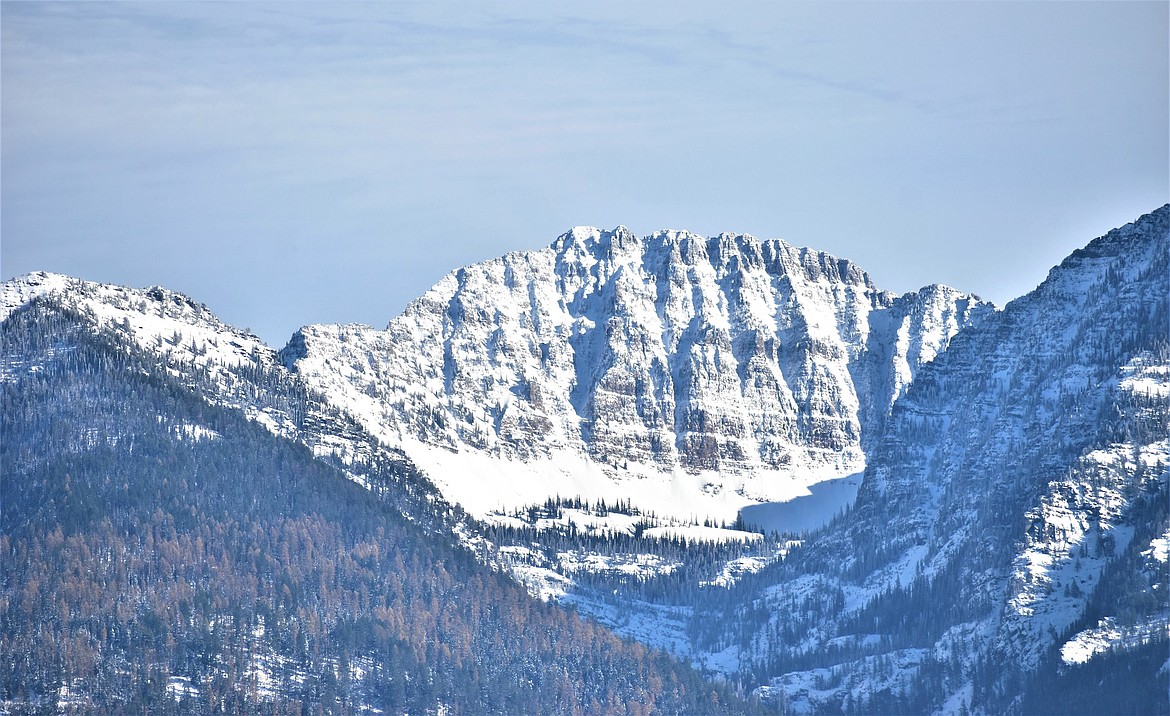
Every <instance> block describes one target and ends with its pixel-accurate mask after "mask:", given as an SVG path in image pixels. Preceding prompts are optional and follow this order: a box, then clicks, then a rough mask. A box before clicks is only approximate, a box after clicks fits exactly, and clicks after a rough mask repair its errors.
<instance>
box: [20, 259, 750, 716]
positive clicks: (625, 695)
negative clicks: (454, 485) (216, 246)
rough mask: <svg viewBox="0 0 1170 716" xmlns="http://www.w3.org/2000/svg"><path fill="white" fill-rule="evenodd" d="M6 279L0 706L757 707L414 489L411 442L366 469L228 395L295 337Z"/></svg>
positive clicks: (101, 710) (324, 709) (150, 296)
mask: <svg viewBox="0 0 1170 716" xmlns="http://www.w3.org/2000/svg"><path fill="white" fill-rule="evenodd" d="M5 289H6V290H5V293H4V295H5V298H6V300H7V299H8V297H10V296H16V297H17V299H19V300H20V301H21V305H20V306H19V307H16V308H11V307H9V308H8V309H7V310H6V312H5V316H4V320H3V322H2V323H0V341H2V344H3V346H4V353H3V358H4V360H3V365H2V371H0V386H2V393H0V397H2V411H0V434H2V435H3V441H2V443H0V463H2V464H3V475H2V478H0V511H2V514H3V516H4V519H3V523H2V525H0V527H2V529H0V553H2V554H3V555H4V558H3V559H4V563H3V564H4V566H3V570H2V572H0V625H3V626H2V628H0V712H3V713H11V714H24V713H30V714H32V713H95V714H114V713H176V714H180V713H181V714H212V713H225V712H227V713H272V714H277V713H280V714H284V713H338V714H340V713H358V712H360V713H405V712H409V713H430V714H440V713H446V714H457V713H566V714H568V713H583V712H590V713H599V712H602V711H606V712H613V713H631V714H634V713H636V714H646V713H656V712H671V713H673V712H680V713H684V712H685V713H699V714H708V713H721V712H728V711H730V712H736V713H739V712H744V711H751V710H752V707H751V706H750V705H749V704H747V703H744V702H742V701H740V700H739V699H738V698H737V697H736V695H735V694H734V693H733V692H732V691H731V690H730V689H728V688H726V687H725V686H722V685H719V684H712V683H707V682H704V681H703V680H702V679H701V677H700V676H699V675H698V673H697V672H695V671H693V670H691V669H690V668H688V667H686V666H685V665H683V664H681V663H679V662H678V661H676V660H674V659H672V658H670V657H668V656H666V655H664V654H661V653H657V652H653V651H651V650H649V649H647V648H645V647H643V646H641V645H638V644H635V643H630V642H627V641H623V640H621V639H618V638H617V637H615V636H614V635H613V634H612V633H610V632H608V631H607V630H605V629H603V628H601V627H598V626H596V625H595V624H592V623H590V622H588V621H585V620H583V619H581V618H578V617H577V616H575V615H574V614H572V613H571V612H568V611H565V610H562V609H559V608H556V607H554V606H552V605H547V604H543V603H541V602H539V601H536V600H533V599H531V598H530V597H529V596H528V594H527V593H526V592H525V591H524V590H523V589H522V588H520V587H519V586H518V585H516V584H515V583H514V582H512V581H511V580H510V579H508V578H507V576H506V575H504V574H503V573H501V572H499V571H498V570H493V569H489V568H487V567H485V566H484V565H482V564H480V563H479V562H477V560H476V559H475V558H474V556H473V554H472V553H471V552H469V551H468V550H466V549H465V548H464V547H463V546H462V545H461V544H458V543H456V542H455V540H454V539H453V537H452V535H451V534H450V533H449V532H439V531H435V530H433V529H428V526H427V524H426V523H425V521H424V520H423V519H422V518H423V517H424V512H423V510H422V507H421V506H419V505H416V506H415V509H414V510H413V511H412V514H411V515H409V516H407V515H404V514H403V512H402V511H401V506H402V505H403V504H405V503H407V502H409V500H405V499H404V498H402V496H401V494H400V493H401V492H402V491H403V490H404V489H405V487H406V486H407V485H409V484H410V483H409V482H407V481H406V480H405V479H404V477H403V476H402V475H401V474H395V472H401V471H403V470H409V469H410V468H409V467H408V466H403V465H401V464H389V465H381V466H379V465H366V466H364V467H361V468H360V469H362V471H363V472H362V480H361V482H362V483H363V484H362V485H358V484H355V480H354V477H355V475H354V474H353V473H351V472H349V471H348V470H343V469H341V468H340V467H338V466H335V465H332V464H329V463H327V462H326V461H324V460H322V459H320V458H318V457H315V456H314V454H313V452H312V451H310V450H309V449H307V448H306V447H304V446H302V445H300V444H298V443H296V442H294V441H292V440H289V439H287V438H283V437H280V436H278V435H276V434H274V431H273V428H274V427H279V426H281V425H283V424H284V423H283V421H282V419H281V418H279V417H277V418H271V417H269V418H265V417H264V416H265V415H268V414H269V413H266V412H264V411H257V410H255V409H253V408H247V409H245V408H243V407H235V408H229V407H226V406H224V405H222V404H219V403H220V399H219V396H216V395H215V391H216V390H217V389H221V388H222V389H223V390H225V391H228V393H229V397H230V391H231V389H232V386H236V387H239V385H240V384H239V383H237V382H236V379H237V378H239V377H240V376H238V375H237V374H235V373H231V374H230V375H229V374H225V373H223V372H222V371H223V370H224V369H225V366H227V365H231V366H239V365H244V366H245V367H246V368H247V369H246V370H244V371H243V373H242V374H241V375H243V376H245V377H247V376H248V375H251V378H252V382H251V383H250V385H251V389H249V391H242V392H249V393H250V394H251V397H250V398H249V400H255V399H256V398H257V396H261V397H262V396H263V391H261V390H260V388H259V387H258V386H261V385H266V384H267V385H269V386H270V387H269V393H270V394H277V393H280V391H281V389H280V387H279V385H277V383H278V381H277V380H276V379H275V378H272V377H271V376H268V377H266V375H265V374H264V373H263V372H262V371H259V370H258V369H254V368H255V365H264V364H266V362H267V361H268V360H270V359H271V358H272V355H271V352H269V353H268V354H265V353H264V351H263V349H262V348H261V347H260V346H258V345H256V342H255V340H254V338H250V337H249V336H248V335H247V334H246V333H240V332H236V331H233V330H231V329H228V328H226V327H225V326H223V325H222V324H219V323H218V322H216V321H215V320H214V319H213V318H212V317H210V315H209V314H207V313H206V312H205V310H204V309H202V308H201V307H200V306H199V305H198V304H194V303H193V302H189V301H187V300H185V299H183V298H181V297H179V296H177V294H172V293H169V292H164V291H158V290H154V289H149V290H147V291H143V292H138V291H131V290H122V289H116V288H112V287H100V286H94V285H92V284H85V283H82V282H78V281H72V280H67V279H64V278H61V277H53V276H47V275H38V276H33V277H29V278H27V279H25V280H23V281H22V282H19V284H11V285H8V286H6V287H5ZM18 294H19V295H18ZM119 306H120V307H122V308H120V309H117V310H115V308H113V307H119ZM179 325H181V326H182V328H181V329H178V328H176V326H179ZM147 331H152V332H155V333H157V334H158V335H160V336H163V341H162V343H155V342H154V341H153V340H145V341H142V340H141V339H142V338H143V336H145V335H146V332H147ZM164 346H166V347H164ZM204 346H206V351H205V352H204ZM253 350H254V351H255V353H253ZM160 355H161V356H163V357H169V358H171V359H172V360H160ZM266 355H267V357H265V356H266ZM192 356H193V357H192ZM180 357H182V358H183V360H182V361H181V360H180ZM188 358H189V359H190V360H188ZM183 361H186V362H185V363H184V362H183ZM176 365H186V366H187V368H186V370H184V371H177V370H176V369H175V367H174V366H176ZM197 366H202V367H203V368H205V369H206V370H205V371H203V372H201V371H200V370H199V369H198V368H197ZM248 366H252V367H248ZM250 371H251V372H250ZM240 380H243V378H240ZM284 396H285V398H287V402H286V404H285V407H286V408H287V409H288V410H289V411H290V413H291V414H304V413H306V412H308V410H307V408H306V405H307V404H308V399H307V398H306V397H305V396H304V395H302V396H301V397H300V398H297V397H296V396H295V395H293V394H292V393H291V392H287V391H286V392H285V393H284ZM209 398H211V399H212V400H209ZM272 413H273V414H275V413H276V411H275V410H274V411H272ZM248 418H251V419H248ZM289 429H290V430H300V428H296V427H295V426H292V427H290V428H289ZM275 432H276V433H279V432H280V430H279V429H277V430H275ZM417 479H419V480H421V478H417ZM419 504H420V505H421V504H425V501H424V502H423V503H419Z"/></svg>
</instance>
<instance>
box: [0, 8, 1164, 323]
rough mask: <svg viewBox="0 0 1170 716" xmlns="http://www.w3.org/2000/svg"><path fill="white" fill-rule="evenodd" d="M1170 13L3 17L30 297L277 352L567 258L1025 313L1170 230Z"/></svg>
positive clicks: (6, 271) (6, 97)
mask: <svg viewBox="0 0 1170 716" xmlns="http://www.w3.org/2000/svg"><path fill="white" fill-rule="evenodd" d="M1167 7H1168V4H1167V3H1165V2H1149V3H1133V4H1127V3H1121V2H1106V3H1101V4H1095V3H1082V2H1076V3H1070V4H1058V3H1049V2H1044V3H1034V4H1025V3H999V2H996V3H930V4H915V3H893V4H875V3H863V4H852V3H849V4H846V3H807V4H805V3H798V4H780V3H773V2H759V3H735V4H731V5H726V4H721V6H720V7H719V8H718V9H716V7H715V4H714V3H694V4H687V3H679V2H619V3H537V2H526V3H493V2H488V3H482V2H477V3H471V2H443V3H433V2H428V3H418V4H413V3H378V4H355V5H337V4H328V5H325V4H322V5H316V4H310V3H295V4H257V5H241V4H235V3H211V4H186V3H150V4H93V3H66V4H50V3H4V4H3V5H2V14H0V22H2V32H3V39H2V52H3V57H2V61H3V64H2V72H3V77H2V80H3V84H2V92H3V96H2V112H3V115H2V130H3V134H2V143H3V154H2V163H0V169H2V181H3V189H2V192H3V196H2V226H0V229H2V234H0V242H2V243H0V248H2V254H0V259H2V263H3V266H2V273H3V277H4V278H9V277H12V276H14V275H19V274H22V273H25V272H28V271H32V270H38V269H44V270H50V271H59V272H63V273H69V274H72V275H76V276H81V277H83V278H88V279H92V280H98V281H109V282H116V283H123V284H129V285H133V286H145V285H152V284H162V285H165V286H168V287H171V288H175V289H177V290H181V291H183V292H185V293H188V294H189V295H191V296H192V297H194V298H196V299H198V300H201V301H203V302H205V303H207V304H208V305H209V306H210V307H211V308H212V310H214V311H216V312H217V313H218V314H219V315H220V316H222V317H223V318H224V319H225V320H228V321H229V322H232V323H235V324H237V325H240V326H250V327H251V328H252V329H253V330H255V331H256V332H257V333H258V334H260V335H261V336H262V337H263V338H265V339H266V340H268V341H269V342H270V343H272V344H274V345H281V344H283V342H284V341H285V339H286V338H287V337H288V335H289V334H290V333H291V332H292V331H293V330H294V329H295V328H296V327H297V326H299V325H301V324H304V323H313V322H364V323H371V324H374V325H378V326H381V325H384V324H385V322H386V321H387V320H388V319H389V318H390V317H391V316H393V315H394V314H396V313H397V312H399V311H400V310H401V309H402V308H403V306H405V304H406V303H407V302H408V301H409V300H410V299H412V298H413V297H415V296H417V295H418V294H420V293H422V292H423V291H424V290H425V289H426V288H428V287H429V286H430V285H431V284H433V283H434V282H435V281H437V280H438V279H439V278H440V277H442V275H443V274H445V273H446V272H447V271H449V270H451V269H454V268H457V267H459V266H462V265H466V264H468V263H472V262H475V261H480V260H484V259H487V258H491V257H494V256H497V255H500V254H502V253H505V252H507V251H511V250H523V249H535V248H540V247H543V246H546V245H548V244H549V243H551V242H552V240H553V239H554V238H555V237H556V236H557V235H558V234H560V233H562V232H563V231H565V230H567V229H568V228H569V227H571V226H573V225H578V224H588V225H594V226H601V227H606V228H609V227H613V226H615V225H618V224H624V225H626V226H629V227H630V228H631V229H633V230H634V231H635V232H636V233H638V234H643V235H644V234H648V233H650V232H652V231H655V230H657V229H662V228H683V229H690V230H692V231H695V232H698V233H703V234H707V235H711V234H715V233H718V232H721V231H735V232H745V233H751V234H754V235H756V236H759V237H761V238H774V237H778V238H783V239H785V240H787V241H789V242H790V243H793V244H797V245H803V246H813V247H816V248H819V249H823V250H826V251H830V252H832V253H835V254H837V255H839V256H844V257H848V258H850V259H853V260H854V261H856V262H857V263H858V264H860V265H861V266H862V267H864V268H865V269H867V270H868V271H869V272H870V274H871V275H872V276H873V278H874V280H875V282H877V283H878V285H880V286H883V287H885V288H889V289H891V290H896V291H907V290H914V289H917V288H918V287H920V286H922V285H924V284H927V283H931V282H936V281H937V282H943V283H947V284H950V285H953V286H956V287H958V288H961V289H963V290H969V291H974V292H977V293H979V294H981V295H983V296H984V297H987V298H990V299H992V300H995V301H996V302H999V303H1001V304H1002V303H1003V302H1005V301H1007V300H1008V299H1011V298H1014V297H1016V296H1018V295H1020V294H1022V293H1025V292H1027V291H1028V290H1030V289H1031V288H1033V287H1034V286H1035V285H1036V284H1037V283H1039V282H1040V281H1041V280H1042V279H1043V277H1044V275H1045V274H1046V272H1047V270H1048V269H1049V268H1050V267H1051V266H1052V265H1053V264H1055V263H1057V262H1058V261H1059V260H1060V259H1062V258H1063V257H1064V256H1065V255H1066V254H1067V253H1069V252H1070V251H1072V250H1073V249H1075V248H1077V247H1079V246H1081V245H1083V244H1084V243H1086V242H1087V241H1088V240H1089V239H1091V238H1093V237H1095V236H1097V235H1099V234H1102V233H1104V232H1105V231H1107V230H1108V229H1110V228H1112V227H1114V226H1117V225H1120V224H1124V223H1126V222H1128V221H1130V220H1133V219H1135V218H1137V217H1138V216H1139V215H1140V214H1142V213H1145V212H1147V211H1150V210H1152V209H1154V208H1156V207H1158V206H1160V205H1161V204H1163V203H1165V202H1166V201H1167V199H1168V194H1170V188H1168V156H1170V147H1168V132H1170V119H1168V109H1167V107H1168V79H1167V65H1168V56H1170V50H1168V45H1167V25H1168V17H1167Z"/></svg>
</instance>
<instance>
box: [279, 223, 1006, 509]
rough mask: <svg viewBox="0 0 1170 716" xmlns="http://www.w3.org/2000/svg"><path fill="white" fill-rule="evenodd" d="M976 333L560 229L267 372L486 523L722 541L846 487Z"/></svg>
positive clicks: (907, 306)
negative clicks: (749, 524)
mask: <svg viewBox="0 0 1170 716" xmlns="http://www.w3.org/2000/svg"><path fill="white" fill-rule="evenodd" d="M992 313H994V308H993V307H992V306H991V305H990V304H987V303H985V302H982V301H980V300H978V299H977V298H975V297H973V296H970V295H966V294H961V293H959V292H958V291H955V290H954V289H950V288H947V287H944V286H929V287H927V288H925V289H923V290H922V291H920V292H918V293H911V294H906V295H903V296H896V295H894V294H891V293H889V292H886V291H882V290H880V289H878V288H876V287H875V286H874V285H873V283H872V282H871V281H870V279H869V276H868V275H867V274H866V273H865V272H864V271H862V270H861V269H860V268H858V267H857V266H855V265H854V264H852V263H850V262H848V261H845V260H843V259H838V258H834V257H832V256H829V255H828V254H824V253H820V252H816V251H811V250H809V249H801V248H795V247H792V246H789V245H788V244H785V243H784V242H782V241H760V240H758V239H755V238H753V237H751V236H743V235H738V236H735V235H730V234H722V235H720V236H718V237H715V238H703V237H700V236H696V235H694V234H689V233H686V232H680V231H664V232H660V233H658V234H654V235H652V236H648V237H645V238H638V237H637V236H635V235H634V234H633V233H631V232H630V231H629V230H627V229H625V228H624V227H618V228H617V229H614V230H613V231H601V230H598V229H593V228H576V229H573V230H572V231H570V232H568V233H566V234H564V235H563V236H561V237H560V238H558V239H557V240H556V241H555V242H554V243H553V244H552V246H550V247H549V248H547V249H544V250H541V251H535V252H526V253H513V254H508V255H506V256H503V257H501V258H499V259H495V260H492V261H488V262H485V263H482V264H477V265H474V266H469V267H466V268H463V269H460V270H458V271H455V272H453V273H451V274H449V275H448V276H446V277H445V278H443V280H441V281H440V282H439V283H438V284H437V285H436V286H435V287H434V288H432V289H431V290H430V291H428V292H427V293H426V294H424V295H423V296H422V297H421V298H419V299H418V300H417V301H415V302H414V303H412V304H411V305H410V306H409V307H407V309H406V310H405V311H404V312H403V314H402V315H400V316H398V317H397V318H395V319H394V320H392V321H391V322H390V324H389V325H388V326H387V328H386V329H385V330H383V331H378V330H374V329H371V328H369V327H366V326H354V325H350V326H337V325H316V326H307V327H305V328H303V329H301V330H300V331H299V332H298V333H297V334H296V335H295V336H294V338H293V340H292V342H291V343H290V344H289V346H288V347H286V348H285V349H284V350H283V351H282V353H281V356H282V359H283V360H284V363H285V365H286V366H288V367H289V368H290V369H291V370H293V371H295V372H296V373H297V374H299V375H300V376H301V378H302V379H303V380H304V381H305V382H306V384H307V385H309V386H312V387H313V388H314V389H315V390H317V391H319V392H320V393H321V394H323V395H326V396H328V399H329V400H330V401H332V403H333V404H334V405H335V406H337V407H339V408H341V409H344V410H346V411H347V412H349V413H350V414H352V415H353V416H355V417H356V419H357V420H358V421H359V422H361V424H362V425H363V426H364V427H365V428H366V429H367V430H368V431H369V432H370V433H371V434H373V435H376V436H377V437H378V438H379V439H380V440H382V441H383V442H385V443H387V444H390V445H395V446H400V447H401V448H402V449H403V451H404V452H405V453H406V454H407V455H409V456H410V457H411V459H412V460H414V461H415V462H416V463H417V464H419V465H420V466H421V467H422V468H423V469H424V470H425V471H426V472H427V473H428V474H429V475H430V476H431V477H432V479H433V480H434V481H435V482H436V484H437V485H438V486H439V487H440V489H441V490H442V491H443V494H444V495H445V496H446V497H447V498H448V499H449V500H451V501H452V502H455V503H458V504H460V505H461V506H463V507H464V508H465V509H467V510H469V511H470V512H472V513H473V514H475V515H477V516H479V517H481V518H485V517H489V516H492V515H500V514H504V513H507V512H508V511H511V510H516V509H518V508H523V507H526V506H528V505H532V504H540V503H542V502H544V501H545V500H546V499H548V498H550V497H558V496H559V497H564V498H573V497H580V498H583V499H586V500H589V501H596V500H607V501H610V502H613V501H617V500H626V501H629V502H630V503H631V504H632V505H633V506H634V507H636V508H640V509H642V510H643V511H655V512H658V513H665V514H668V515H670V516H672V517H675V518H680V519H691V520H703V519H715V520H717V521H723V522H731V521H733V520H734V519H735V518H736V515H737V513H738V511H739V510H740V509H741V508H742V507H744V506H746V505H751V504H755V503H760V502H770V501H776V500H787V499H790V498H791V497H793V496H795V495H799V494H807V490H806V489H805V487H806V486H807V485H809V484H812V483H815V482H820V481H823V480H826V479H829V478H836V477H841V476H844V475H849V474H851V473H855V472H858V471H860V470H861V469H862V468H863V467H864V465H865V454H866V450H867V449H869V448H870V447H871V446H872V444H873V440H874V438H875V436H877V435H878V434H879V433H880V431H881V428H882V425H883V423H884V420H885V418H886V416H887V414H888V413H889V410H890V407H891V405H892V404H893V403H894V401H895V400H896V399H897V398H898V396H900V395H901V394H902V392H903V391H904V390H905V389H906V386H907V385H909V384H910V382H911V380H912V379H913V376H914V373H915V372H916V371H917V370H918V369H919V368H920V366H922V365H923V364H925V363H928V362H929V361H931V360H932V359H933V358H934V357H935V356H936V355H937V354H938V353H939V352H940V351H942V350H944V349H945V348H946V346H947V344H948V342H949V341H950V339H951V337H952V336H954V335H955V334H956V333H957V332H958V331H959V330H960V329H961V328H963V327H964V326H967V325H969V324H973V323H977V322H979V321H980V320H981V319H983V318H984V317H986V316H988V315H991V314H992ZM664 495H669V496H670V497H669V499H663V497H664Z"/></svg>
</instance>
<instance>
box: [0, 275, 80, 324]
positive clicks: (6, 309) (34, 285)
mask: <svg viewBox="0 0 1170 716" xmlns="http://www.w3.org/2000/svg"><path fill="white" fill-rule="evenodd" d="M80 283H81V282H80V281H78V279H75V278H71V277H69V276H65V275H62V274H59V273H48V272H46V271H35V272H33V273H29V274H25V275H23V276H17V277H16V278H14V279H12V280H10V281H5V282H4V283H3V284H0V321H2V320H4V319H5V318H8V315H9V314H11V313H12V312H13V311H15V310H16V309H18V308H20V307H21V306H23V305H24V304H26V303H28V302H29V301H31V300H33V299H34V298H36V297H38V296H43V295H46V294H50V293H59V292H61V291H65V290H66V289H68V288H69V287H70V286H72V285H77V284H80Z"/></svg>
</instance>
